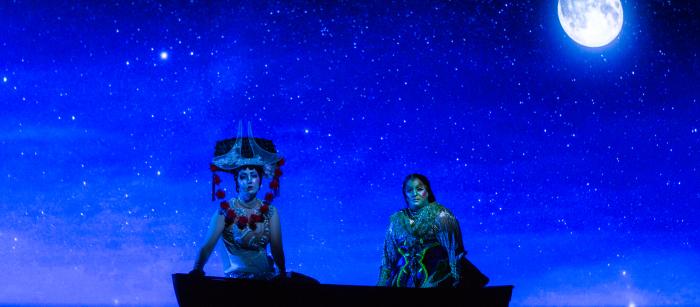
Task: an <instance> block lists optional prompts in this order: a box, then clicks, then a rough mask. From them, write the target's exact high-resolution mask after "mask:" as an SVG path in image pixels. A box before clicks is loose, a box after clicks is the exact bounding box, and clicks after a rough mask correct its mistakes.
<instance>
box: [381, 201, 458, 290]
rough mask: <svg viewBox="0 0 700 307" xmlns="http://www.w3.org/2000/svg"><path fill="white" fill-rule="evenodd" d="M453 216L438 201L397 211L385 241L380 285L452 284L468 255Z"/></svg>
mask: <svg viewBox="0 0 700 307" xmlns="http://www.w3.org/2000/svg"><path fill="white" fill-rule="evenodd" d="M465 254H466V253H465V252H464V246H463V245H462V234H461V231H460V229H459V223H458V222H457V219H456V218H455V217H454V215H453V214H452V213H451V212H450V211H449V210H448V209H447V208H445V207H443V206H442V205H440V204H438V203H431V204H428V205H426V206H425V207H423V208H420V209H417V210H415V211H412V210H409V209H404V210H401V211H399V212H396V213H394V214H393V215H392V216H391V218H390V223H389V227H388V228H387V231H386V237H385V240H384V253H383V256H382V264H381V268H380V274H379V281H378V283H377V285H379V286H389V287H411V288H429V287H438V286H453V285H454V284H456V283H458V282H459V280H460V278H461V276H460V273H459V272H460V268H459V266H460V261H459V259H460V257H464V256H465Z"/></svg>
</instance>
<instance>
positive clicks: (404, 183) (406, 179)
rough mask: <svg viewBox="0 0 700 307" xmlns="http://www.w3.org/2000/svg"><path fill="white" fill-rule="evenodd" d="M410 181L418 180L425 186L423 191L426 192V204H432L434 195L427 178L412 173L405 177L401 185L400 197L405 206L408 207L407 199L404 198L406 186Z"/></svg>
mask: <svg viewBox="0 0 700 307" xmlns="http://www.w3.org/2000/svg"><path fill="white" fill-rule="evenodd" d="M412 179H418V180H420V181H421V182H423V184H424V185H425V190H426V191H427V192H428V202H430V203H434V202H435V194H433V188H431V187H430V181H428V177H425V176H423V175H421V174H415V173H414V174H410V175H408V176H406V178H405V179H404V180H403V184H402V185H401V195H403V200H404V201H405V202H406V205H408V198H406V184H407V183H408V181H410V180H412Z"/></svg>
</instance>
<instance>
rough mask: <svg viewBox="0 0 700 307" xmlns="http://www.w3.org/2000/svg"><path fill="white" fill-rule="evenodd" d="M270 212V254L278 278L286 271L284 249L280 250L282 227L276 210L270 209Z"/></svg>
mask: <svg viewBox="0 0 700 307" xmlns="http://www.w3.org/2000/svg"><path fill="white" fill-rule="evenodd" d="M271 211H272V214H271V217H270V251H271V252H272V259H274V261H275V264H276V265H277V268H278V269H279V272H280V276H285V274H286V272H287V271H286V267H285V264H284V249H283V248H282V227H281V225H280V216H279V214H278V213H277V209H276V208H274V207H272V210H271Z"/></svg>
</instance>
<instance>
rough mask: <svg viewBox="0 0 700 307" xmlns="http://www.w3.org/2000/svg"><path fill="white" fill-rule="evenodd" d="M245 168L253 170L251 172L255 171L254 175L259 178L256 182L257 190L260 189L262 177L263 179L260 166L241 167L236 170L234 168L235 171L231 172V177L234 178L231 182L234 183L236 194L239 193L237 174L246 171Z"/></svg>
mask: <svg viewBox="0 0 700 307" xmlns="http://www.w3.org/2000/svg"><path fill="white" fill-rule="evenodd" d="M247 168H250V169H253V170H255V172H256V173H258V178H260V180H259V181H258V188H260V186H261V185H262V177H263V172H264V171H263V167H262V166H259V165H243V166H241V167H238V168H236V169H234V170H232V171H231V173H233V177H234V180H233V181H235V182H236V192H240V191H239V190H240V188H239V185H238V173H239V172H240V171H241V170H244V169H247Z"/></svg>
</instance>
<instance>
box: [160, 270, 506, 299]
mask: <svg viewBox="0 0 700 307" xmlns="http://www.w3.org/2000/svg"><path fill="white" fill-rule="evenodd" d="M302 276H303V275H302ZM173 285H174V287H175V294H176V296H177V301H178V303H179V304H180V306H233V305H236V306H338V305H344V306H348V305H353V306H363V305H364V306H377V305H383V306H418V305H426V304H427V305H428V306H448V305H452V306H508V304H509V302H510V298H511V293H512V290H513V286H495V287H485V288H481V289H456V288H432V289H409V288H385V287H373V286H345V285H328V284H318V283H315V282H314V281H313V279H309V278H306V279H305V278H292V279H287V280H277V281H256V280H243V279H232V278H221V277H201V276H193V275H188V274H173Z"/></svg>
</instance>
